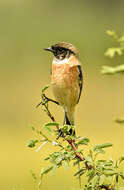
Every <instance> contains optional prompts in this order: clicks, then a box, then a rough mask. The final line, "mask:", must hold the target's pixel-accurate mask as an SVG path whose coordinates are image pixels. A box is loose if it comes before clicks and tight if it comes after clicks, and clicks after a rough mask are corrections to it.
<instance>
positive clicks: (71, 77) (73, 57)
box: [45, 42, 83, 126]
mask: <svg viewBox="0 0 124 190" xmlns="http://www.w3.org/2000/svg"><path fill="white" fill-rule="evenodd" d="M45 50H47V51H50V52H52V53H53V55H54V58H53V62H52V76H51V84H52V89H53V94H54V96H55V98H56V100H57V102H58V103H59V105H61V106H62V107H63V109H64V112H65V119H64V124H67V125H72V126H73V125H74V112H75V106H76V105H77V104H78V102H79V99H80V96H81V91H82V83H83V75H82V69H81V64H80V61H79V55H78V51H77V49H76V48H75V47H74V46H73V45H72V44H70V43H66V42H59V43H57V44H55V45H52V46H51V47H49V48H45Z"/></svg>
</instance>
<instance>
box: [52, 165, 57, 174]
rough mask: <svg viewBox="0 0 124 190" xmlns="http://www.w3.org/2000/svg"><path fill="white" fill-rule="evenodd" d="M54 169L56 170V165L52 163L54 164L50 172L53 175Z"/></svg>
mask: <svg viewBox="0 0 124 190" xmlns="http://www.w3.org/2000/svg"><path fill="white" fill-rule="evenodd" d="M56 170H57V165H56V164H54V166H53V168H52V170H51V174H52V175H54V174H55V172H56Z"/></svg>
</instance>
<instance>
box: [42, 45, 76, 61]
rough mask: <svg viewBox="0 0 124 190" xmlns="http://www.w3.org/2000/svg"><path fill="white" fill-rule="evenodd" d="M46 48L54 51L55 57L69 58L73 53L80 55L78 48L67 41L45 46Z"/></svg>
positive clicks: (60, 58)
mask: <svg viewBox="0 0 124 190" xmlns="http://www.w3.org/2000/svg"><path fill="white" fill-rule="evenodd" d="M44 50H47V51H50V52H52V53H53V55H54V56H55V58H57V59H59V60H63V59H65V58H69V57H70V56H72V55H73V56H76V57H78V51H77V49H76V48H75V47H74V46H73V45H72V44H70V43H67V42H59V43H57V44H55V45H52V46H51V47H49V48H45V49H44Z"/></svg>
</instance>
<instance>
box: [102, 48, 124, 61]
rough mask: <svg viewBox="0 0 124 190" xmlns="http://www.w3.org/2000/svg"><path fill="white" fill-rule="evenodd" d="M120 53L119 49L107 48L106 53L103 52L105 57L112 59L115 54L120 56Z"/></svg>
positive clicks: (120, 49)
mask: <svg viewBox="0 0 124 190" xmlns="http://www.w3.org/2000/svg"><path fill="white" fill-rule="evenodd" d="M122 52H123V50H122V48H121V47H113V48H108V49H107V51H106V52H105V56H108V57H110V58H113V57H114V56H115V54H118V55H122Z"/></svg>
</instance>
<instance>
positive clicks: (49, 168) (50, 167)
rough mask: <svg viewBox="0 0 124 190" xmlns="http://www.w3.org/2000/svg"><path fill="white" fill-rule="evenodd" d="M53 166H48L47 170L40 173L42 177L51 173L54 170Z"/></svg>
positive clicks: (44, 169)
mask: <svg viewBox="0 0 124 190" xmlns="http://www.w3.org/2000/svg"><path fill="white" fill-rule="evenodd" d="M52 168H53V166H48V167H47V168H42V169H41V171H40V175H41V176H43V175H44V174H47V173H49V172H50V171H51V170H52Z"/></svg>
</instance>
